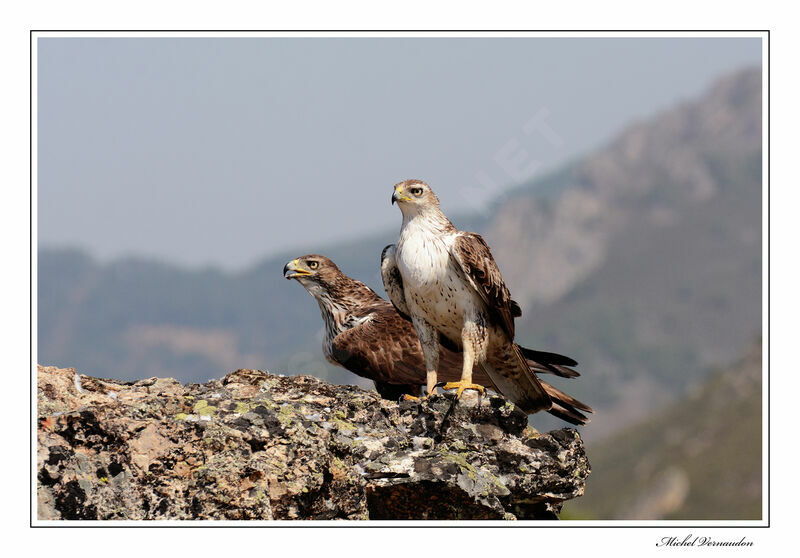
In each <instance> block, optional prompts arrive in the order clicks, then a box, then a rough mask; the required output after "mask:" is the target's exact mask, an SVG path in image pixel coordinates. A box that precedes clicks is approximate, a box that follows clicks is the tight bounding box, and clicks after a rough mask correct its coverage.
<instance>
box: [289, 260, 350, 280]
mask: <svg viewBox="0 0 800 558" xmlns="http://www.w3.org/2000/svg"><path fill="white" fill-rule="evenodd" d="M341 274H342V272H341V271H339V268H338V267H336V264H335V263H333V262H332V261H331V260H329V259H328V258H326V257H325V256H320V255H319V254H308V255H306V256H300V257H299V258H295V259H293V260H292V261H290V262H289V263H287V264H286V265H285V266H283V276H284V277H286V278H287V279H297V280H298V281H299V282H300V283H302V284H303V286H305V285H306V284H307V282H311V283H317V284H320V285H326V284H328V283H331V282H333V281H334V280H336V279H338V278H339V276H340V275H341Z"/></svg>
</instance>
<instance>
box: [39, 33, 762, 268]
mask: <svg viewBox="0 0 800 558" xmlns="http://www.w3.org/2000/svg"><path fill="white" fill-rule="evenodd" d="M760 61H761V41H760V39H723V38H714V39H655V38H653V39H637V38H628V39H611V38H605V39H575V38H573V39H569V38H565V39H546V38H525V39H511V38H495V39H493V38H475V39H446V38H430V39H428V38H426V39H413V38H409V39H400V38H378V39H375V38H333V39H321V38H235V39H233V38H219V39H208V38H194V39H193V38H182V39H161V38H156V39H153V38H143V39H130V38H110V39H100V38H96V39H81V38H64V39H59V38H42V39H39V42H38V124H39V126H38V234H39V244H40V246H78V247H82V248H86V249H88V250H89V252H90V253H92V254H93V255H95V256H97V257H100V258H101V259H103V260H107V259H109V258H113V257H118V256H123V255H131V254H136V255H147V256H155V257H158V258H162V259H165V260H168V261H172V262H174V263H177V264H187V265H192V266H196V265H207V264H214V265H219V266H222V267H225V268H229V269H238V268H242V267H244V266H247V265H250V264H252V263H255V262H256V261H257V260H258V259H259V258H261V257H264V256H266V255H270V254H273V253H275V252H277V251H280V250H285V249H292V250H295V251H298V252H312V251H318V250H319V249H320V247H324V246H327V245H328V244H330V243H332V242H334V241H336V240H341V239H347V238H352V237H355V236H358V235H360V234H368V233H370V232H371V231H375V230H379V229H383V228H385V227H386V226H390V227H393V226H396V227H398V228H399V225H400V216H399V212H398V211H397V209H396V208H392V207H391V206H390V203H389V199H390V194H391V186H392V185H393V184H394V183H396V182H398V181H400V180H403V179H406V178H421V179H424V180H426V181H428V182H429V183H430V184H431V185H432V186H433V187H434V189H435V190H436V191H437V193H438V194H439V197H440V198H441V199H442V204H443V207H444V209H445V211H446V212H449V213H453V212H457V211H466V210H470V209H474V208H476V207H479V206H480V205H481V204H484V203H488V202H489V201H491V199H493V198H495V197H496V196H497V195H498V193H499V192H500V191H502V190H503V189H506V188H508V187H511V186H514V185H515V184H517V183H519V182H521V181H522V180H523V179H524V178H526V177H529V176H532V175H535V174H537V173H541V172H542V171H546V170H547V169H552V168H553V167H555V166H557V165H559V164H560V163H563V162H564V161H567V160H569V159H572V158H575V157H576V156H578V155H580V154H582V153H585V152H586V151H587V150H590V149H592V148H594V147H596V146H598V145H600V144H601V143H602V142H603V141H604V140H606V139H608V138H609V137H610V136H612V135H613V134H614V133H616V132H618V131H619V130H620V129H621V128H622V127H623V126H625V125H626V124H628V123H629V122H630V121H631V120H633V119H636V118H643V117H647V116H650V115H651V114H652V113H653V112H655V111H657V110H659V109H663V108H667V107H669V106H670V105H672V104H674V103H676V102H678V101H679V100H682V99H688V98H691V97H693V96H695V95H697V94H699V93H701V92H702V91H703V90H704V89H705V88H706V87H708V86H709V85H710V84H711V82H712V81H713V80H714V79H716V78H718V77H720V76H721V75H723V74H725V73H727V72H730V71H733V70H736V69H738V68H741V67H743V66H748V65H754V64H758V63H760Z"/></svg>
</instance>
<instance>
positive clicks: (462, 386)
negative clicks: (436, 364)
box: [442, 382, 485, 399]
mask: <svg viewBox="0 0 800 558" xmlns="http://www.w3.org/2000/svg"><path fill="white" fill-rule="evenodd" d="M442 389H457V390H458V391H457V392H456V399H461V394H462V393H464V390H467V389H474V390H475V391H477V392H478V393H480V394H481V395H483V393H484V391H485V388H484V387H483V386H482V385H480V384H469V383H466V382H447V383H446V384H445V385H444V386H442Z"/></svg>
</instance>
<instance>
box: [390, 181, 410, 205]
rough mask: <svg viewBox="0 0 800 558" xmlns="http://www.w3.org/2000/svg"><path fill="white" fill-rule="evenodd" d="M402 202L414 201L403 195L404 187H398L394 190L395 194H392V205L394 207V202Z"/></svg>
mask: <svg viewBox="0 0 800 558" xmlns="http://www.w3.org/2000/svg"><path fill="white" fill-rule="evenodd" d="M401 201H403V202H407V201H412V200H411V198H409V197H408V196H406V195H405V194H403V187H402V186H397V187H396V188H395V189H394V192H392V205H394V202H401Z"/></svg>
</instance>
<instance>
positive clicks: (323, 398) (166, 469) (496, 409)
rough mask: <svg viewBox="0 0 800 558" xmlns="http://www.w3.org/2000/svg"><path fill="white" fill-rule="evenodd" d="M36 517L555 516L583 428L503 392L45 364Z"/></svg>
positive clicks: (573, 471) (575, 473) (575, 484)
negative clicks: (535, 417) (457, 394)
mask: <svg viewBox="0 0 800 558" xmlns="http://www.w3.org/2000/svg"><path fill="white" fill-rule="evenodd" d="M38 411H39V412H38V417H39V418H38V462H37V471H38V517H39V519H43V520H46V519H556V518H557V516H558V513H559V511H560V509H561V505H562V503H563V502H564V501H565V500H569V499H571V498H575V497H578V496H580V495H582V494H583V491H584V485H585V482H586V478H587V476H588V475H589V471H590V469H589V463H588V461H587V459H586V456H585V454H584V451H583V444H582V441H581V438H580V436H579V435H578V433H577V432H576V431H575V430H573V429H569V428H564V429H562V430H557V431H553V432H550V433H547V434H540V433H537V432H536V431H534V430H533V429H531V428H530V427H529V426H528V423H527V419H526V416H525V415H524V414H523V413H522V412H521V411H519V410H518V409H516V408H515V407H514V406H513V405H512V404H510V403H508V402H506V401H505V400H504V399H502V398H501V397H496V396H491V397H483V398H480V399H479V398H478V397H477V396H474V397H471V396H470V397H468V396H467V394H465V396H464V397H463V398H462V399H461V400H460V401H458V402H456V401H455V400H454V399H452V396H451V395H449V394H446V395H439V396H434V397H432V398H430V399H428V400H425V401H423V402H415V401H409V402H401V403H395V402H392V401H387V400H383V399H381V398H380V397H379V396H378V395H377V394H376V393H374V392H371V391H365V390H362V389H360V388H357V387H353V386H337V385H332V384H329V383H326V382H324V381H322V380H319V379H316V378H313V377H310V376H294V377H282V376H276V375H272V374H269V373H266V372H261V371H256V370H237V371H236V372H233V373H231V374H228V375H227V376H226V377H225V378H223V379H222V380H221V381H218V380H213V381H210V382H208V383H205V384H187V385H185V386H184V385H181V384H180V383H178V382H177V381H175V380H173V379H169V378H166V379H165V378H150V379H147V380H141V381H138V382H135V383H125V382H117V381H112V380H101V379H97V378H91V377H87V376H80V375H78V374H77V373H76V372H75V371H74V370H73V369H58V368H53V367H39V370H38Z"/></svg>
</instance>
